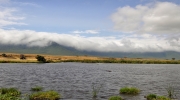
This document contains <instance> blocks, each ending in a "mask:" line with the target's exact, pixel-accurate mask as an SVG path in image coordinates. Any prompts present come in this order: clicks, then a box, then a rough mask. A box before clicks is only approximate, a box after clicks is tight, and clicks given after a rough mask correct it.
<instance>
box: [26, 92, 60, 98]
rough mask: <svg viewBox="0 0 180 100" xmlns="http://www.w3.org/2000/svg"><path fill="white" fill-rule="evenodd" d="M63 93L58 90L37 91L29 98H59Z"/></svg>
mask: <svg viewBox="0 0 180 100" xmlns="http://www.w3.org/2000/svg"><path fill="white" fill-rule="evenodd" d="M60 98H61V95H60V94H58V93H57V92H56V91H45V92H36V93H33V94H31V95H30V96H29V100H58V99H60Z"/></svg>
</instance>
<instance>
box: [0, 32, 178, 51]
mask: <svg viewBox="0 0 180 100" xmlns="http://www.w3.org/2000/svg"><path fill="white" fill-rule="evenodd" d="M51 43H58V44H60V45H63V46H68V47H73V48H75V49H77V50H84V51H98V52H161V51H178V52H180V45H179V43H180V37H171V38H169V39H167V38H164V37H162V38H158V37H155V36H153V35H149V34H144V35H141V36H138V35H133V36H130V37H128V36H127V37H123V38H116V37H83V36H79V35H78V36H75V35H72V34H58V33H48V32H36V31H32V30H4V29H0V44H5V45H9V44H11V45H27V46H30V47H31V46H39V47H44V46H49V45H51Z"/></svg>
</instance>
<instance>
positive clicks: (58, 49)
mask: <svg viewBox="0 0 180 100" xmlns="http://www.w3.org/2000/svg"><path fill="white" fill-rule="evenodd" d="M0 52H2V53H3V52H11V53H20V54H26V53H27V54H50V55H68V56H77V55H90V56H100V57H114V58H123V57H128V58H160V59H172V58H175V59H180V56H179V55H180V52H175V51H165V52H144V53H143V52H139V53H133V52H95V51H80V50H76V49H75V48H72V47H66V46H62V45H59V44H57V43H52V44H51V45H50V46H46V47H28V46H26V45H0Z"/></svg>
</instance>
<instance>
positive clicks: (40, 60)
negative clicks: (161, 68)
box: [36, 55, 46, 63]
mask: <svg viewBox="0 0 180 100" xmlns="http://www.w3.org/2000/svg"><path fill="white" fill-rule="evenodd" d="M36 59H37V61H39V62H43V63H45V62H46V59H45V58H44V56H40V55H37V56H36Z"/></svg>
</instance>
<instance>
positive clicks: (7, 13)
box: [0, 7, 26, 27]
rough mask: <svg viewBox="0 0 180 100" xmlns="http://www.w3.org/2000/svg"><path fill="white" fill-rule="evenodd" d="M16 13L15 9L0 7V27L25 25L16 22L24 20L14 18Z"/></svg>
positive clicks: (17, 17)
mask: <svg viewBox="0 0 180 100" xmlns="http://www.w3.org/2000/svg"><path fill="white" fill-rule="evenodd" d="M17 12H18V11H17V10H16V9H15V8H4V7H0V27H3V26H8V25H26V24H25V23H22V22H18V21H19V20H23V19H25V18H24V17H19V16H16V14H15V13H17Z"/></svg>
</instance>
